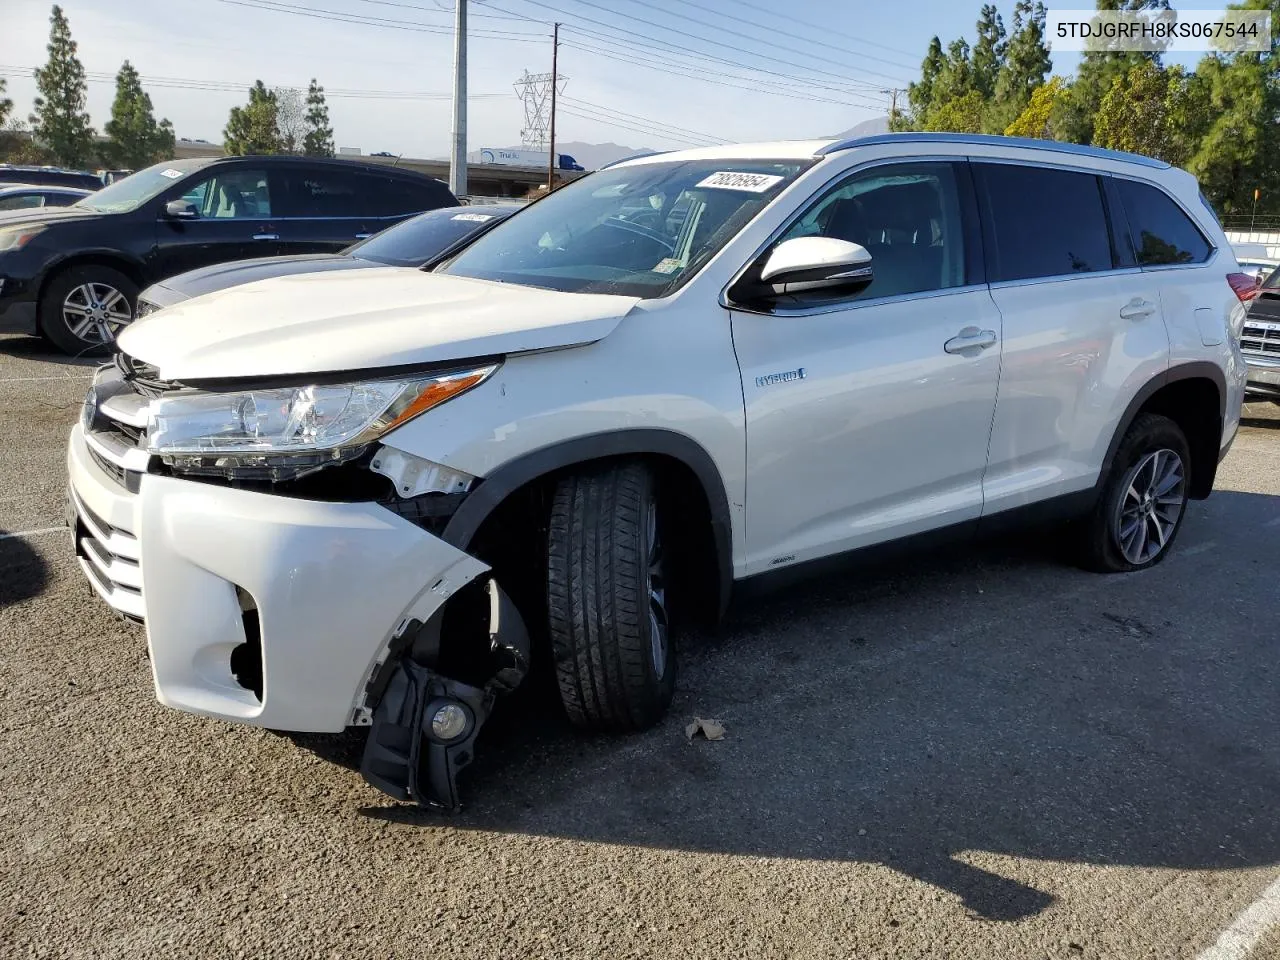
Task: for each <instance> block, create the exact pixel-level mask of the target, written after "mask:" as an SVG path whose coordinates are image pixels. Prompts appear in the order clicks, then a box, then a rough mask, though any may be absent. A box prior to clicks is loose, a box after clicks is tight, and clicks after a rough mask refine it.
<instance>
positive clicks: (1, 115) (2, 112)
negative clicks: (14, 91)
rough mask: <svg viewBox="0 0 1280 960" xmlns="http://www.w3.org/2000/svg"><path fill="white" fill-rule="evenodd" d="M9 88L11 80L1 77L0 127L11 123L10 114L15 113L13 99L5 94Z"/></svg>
mask: <svg viewBox="0 0 1280 960" xmlns="http://www.w3.org/2000/svg"><path fill="white" fill-rule="evenodd" d="M8 88H9V81H8V80H5V79H4V78H3V77H0V129H2V128H4V127H7V126H8V125H9V116H10V114H12V113H13V101H12V100H10V99H9V98H8V97H6V96H5V95H4V92H5V91H6V90H7V89H8Z"/></svg>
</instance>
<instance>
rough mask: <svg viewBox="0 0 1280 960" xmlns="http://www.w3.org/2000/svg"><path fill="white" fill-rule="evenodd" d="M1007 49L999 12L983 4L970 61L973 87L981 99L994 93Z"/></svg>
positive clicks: (987, 4) (988, 97) (989, 5)
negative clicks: (980, 95)
mask: <svg viewBox="0 0 1280 960" xmlns="http://www.w3.org/2000/svg"><path fill="white" fill-rule="evenodd" d="M1007 47H1008V44H1007V42H1006V40H1005V32H1004V21H1003V20H1002V19H1000V13H999V11H997V10H996V8H995V7H994V6H992V5H991V4H989V3H984V4H983V5H982V12H981V13H980V14H979V15H978V39H977V42H976V43H974V45H973V61H972V65H973V85H974V87H975V88H976V89H977V90H978V92H980V93H981V94H982V96H983V99H987V100H989V99H991V97H992V96H994V94H995V92H996V78H997V77H999V75H1000V69H1001V67H1003V66H1004V59H1005V52H1006V50H1007Z"/></svg>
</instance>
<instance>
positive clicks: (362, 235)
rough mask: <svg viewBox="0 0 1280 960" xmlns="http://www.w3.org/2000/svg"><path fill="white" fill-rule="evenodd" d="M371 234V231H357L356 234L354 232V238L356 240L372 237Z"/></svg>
mask: <svg viewBox="0 0 1280 960" xmlns="http://www.w3.org/2000/svg"><path fill="white" fill-rule="evenodd" d="M372 236H373V234H372V233H357V234H356V239H357V240H368V239H369V238H370V237H372Z"/></svg>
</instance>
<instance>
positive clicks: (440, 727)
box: [431, 703, 467, 740]
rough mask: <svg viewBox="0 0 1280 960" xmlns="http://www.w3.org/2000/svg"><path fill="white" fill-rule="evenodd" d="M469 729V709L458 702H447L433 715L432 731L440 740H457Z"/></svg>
mask: <svg viewBox="0 0 1280 960" xmlns="http://www.w3.org/2000/svg"><path fill="white" fill-rule="evenodd" d="M466 729H467V711H465V710H463V709H462V707H460V706H459V705H458V704H456V703H446V704H445V705H444V706H443V707H441V708H440V709H439V710H437V711H436V712H435V713H434V714H433V715H432V717H431V732H432V733H433V734H434V735H435V736H436V738H437V739H439V740H456V739H458V737H460V736H462V734H463V732H464V731H465V730H466Z"/></svg>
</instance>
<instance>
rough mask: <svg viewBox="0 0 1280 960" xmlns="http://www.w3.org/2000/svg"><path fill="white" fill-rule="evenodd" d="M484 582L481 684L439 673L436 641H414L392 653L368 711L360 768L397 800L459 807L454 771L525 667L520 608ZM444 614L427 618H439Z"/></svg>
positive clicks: (526, 642)
mask: <svg viewBox="0 0 1280 960" xmlns="http://www.w3.org/2000/svg"><path fill="white" fill-rule="evenodd" d="M486 589H487V591H488V595H489V662H490V667H491V671H492V672H491V675H490V678H489V680H488V681H487V682H486V683H485V684H484V686H483V687H477V686H472V685H470V684H467V683H463V682H461V681H459V680H454V679H451V678H449V677H446V676H444V675H442V674H440V673H438V672H437V669H436V668H437V667H438V664H437V662H436V657H437V654H438V650H439V645H438V644H428V645H426V646H425V648H424V647H421V646H418V645H414V646H412V647H410V648H409V650H407V651H406V652H405V653H404V654H403V655H402V656H400V657H399V659H398V660H396V662H395V664H394V667H393V671H392V672H391V675H390V677H389V678H388V680H387V682H386V687H385V690H384V691H383V693H382V696H381V698H380V700H379V702H378V705H377V707H376V708H375V709H374V711H373V722H372V728H371V729H370V731H369V739H368V740H367V741H366V742H365V749H364V758H363V760H362V762H361V765H360V773H361V775H362V776H363V777H364V778H365V780H366V781H367V782H368V783H370V784H371V785H372V786H375V787H377V788H378V789H379V790H381V791H382V792H383V793H386V794H388V795H389V796H392V797H395V798H396V799H397V800H406V801H408V800H412V801H415V802H417V803H419V804H422V805H423V806H430V807H436V808H439V809H442V810H447V811H449V812H455V811H457V810H459V809H461V806H462V804H461V801H460V799H459V795H458V773H459V772H460V771H461V770H462V769H463V768H464V767H465V766H467V764H469V763H470V762H471V760H472V758H473V757H474V755H475V754H474V745H475V740H476V737H477V736H478V735H479V733H480V728H481V727H482V726H484V723H485V721H486V720H487V719H488V717H489V714H490V712H491V711H492V709H493V705H494V702H495V701H496V700H497V698H498V697H499V696H500V695H501V694H504V693H508V692H510V691H511V690H514V689H515V688H516V687H517V686H519V684H520V682H521V681H522V680H523V679H524V675H525V673H526V672H527V671H528V668H529V634H528V631H527V630H526V629H525V625H524V621H523V620H522V619H521V617H520V614H519V611H517V610H516V608H515V604H513V603H512V602H511V600H510V599H509V598H508V597H507V595H506V594H505V593H504V592H503V591H502V588H501V587H499V586H498V584H497V583H496V582H495V581H493V580H490V581H489V582H488V583H487V584H486ZM442 614H443V611H437V612H436V614H435V616H433V618H432V620H433V622H435V623H436V624H437V625H438V622H439V621H438V619H437V618H439V617H441V616H442ZM431 626H432V624H427V625H426V626H425V627H424V629H426V628H430V627H431Z"/></svg>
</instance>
